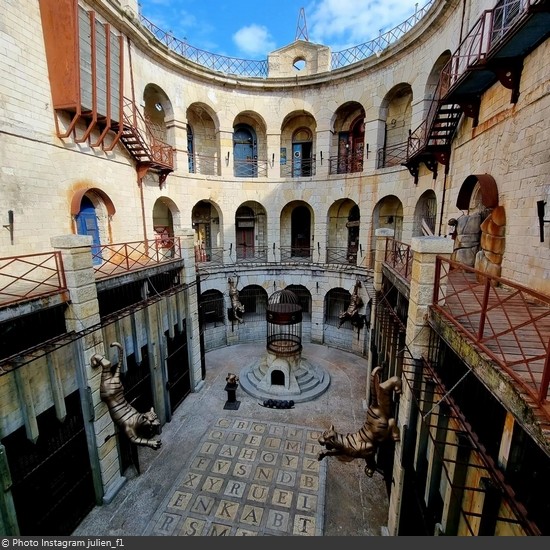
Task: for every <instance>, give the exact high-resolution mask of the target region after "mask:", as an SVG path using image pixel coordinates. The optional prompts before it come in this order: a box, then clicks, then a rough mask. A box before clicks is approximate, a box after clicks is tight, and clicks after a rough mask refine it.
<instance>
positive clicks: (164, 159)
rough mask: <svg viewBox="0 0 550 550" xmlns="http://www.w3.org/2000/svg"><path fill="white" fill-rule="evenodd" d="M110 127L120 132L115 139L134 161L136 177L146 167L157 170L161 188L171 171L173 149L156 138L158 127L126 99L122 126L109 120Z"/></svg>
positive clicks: (158, 131)
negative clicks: (110, 122)
mask: <svg viewBox="0 0 550 550" xmlns="http://www.w3.org/2000/svg"><path fill="white" fill-rule="evenodd" d="M112 129H113V131H115V132H117V133H118V134H119V135H120V137H119V140H120V141H121V142H122V144H123V145H124V147H126V149H127V151H128V152H129V153H130V155H131V156H132V158H133V159H134V160H135V161H136V163H137V165H136V169H137V172H138V176H139V178H140V179H141V178H143V177H144V176H145V174H146V173H147V172H148V171H149V170H152V171H154V172H157V173H158V174H159V186H160V187H161V188H162V186H163V184H164V182H165V181H166V178H167V176H168V174H170V173H171V172H173V171H174V150H173V148H172V146H171V145H169V144H167V143H165V142H164V141H162V140H160V139H159V138H158V135H159V133H160V130H159V129H158V128H156V127H155V125H154V124H153V123H152V121H151V120H149V119H148V118H147V117H144V116H143V115H142V114H141V113H140V112H139V111H138V109H137V108H136V105H135V103H134V102H133V101H132V100H130V99H128V98H125V99H124V109H123V122H122V125H120V123H112Z"/></svg>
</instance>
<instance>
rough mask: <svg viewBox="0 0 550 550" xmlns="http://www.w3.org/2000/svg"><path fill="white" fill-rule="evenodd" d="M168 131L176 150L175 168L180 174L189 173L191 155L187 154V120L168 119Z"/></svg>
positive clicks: (170, 140)
mask: <svg viewBox="0 0 550 550" xmlns="http://www.w3.org/2000/svg"><path fill="white" fill-rule="evenodd" d="M165 124H166V130H167V131H168V139H169V142H170V143H171V144H172V146H173V147H174V149H175V152H174V154H175V155H176V156H175V159H174V168H175V169H176V170H177V172H178V173H179V174H188V173H189V155H188V153H187V122H186V121H185V120H176V119H175V118H171V119H166V120H165Z"/></svg>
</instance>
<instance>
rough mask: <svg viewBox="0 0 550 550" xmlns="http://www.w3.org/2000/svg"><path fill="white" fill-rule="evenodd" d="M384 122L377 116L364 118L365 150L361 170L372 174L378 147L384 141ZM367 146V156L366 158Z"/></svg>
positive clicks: (376, 163)
mask: <svg viewBox="0 0 550 550" xmlns="http://www.w3.org/2000/svg"><path fill="white" fill-rule="evenodd" d="M385 127H386V125H385V122H384V121H383V120H381V119H379V118H375V119H373V120H366V119H365V151H364V157H363V172H366V173H367V174H372V172H373V171H374V170H375V169H376V168H377V166H378V149H379V148H380V147H381V144H383V143H384V131H385ZM367 147H368V158H367Z"/></svg>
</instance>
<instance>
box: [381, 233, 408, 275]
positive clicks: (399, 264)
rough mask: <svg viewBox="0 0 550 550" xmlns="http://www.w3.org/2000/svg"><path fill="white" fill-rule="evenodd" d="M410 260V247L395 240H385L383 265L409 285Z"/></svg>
mask: <svg viewBox="0 0 550 550" xmlns="http://www.w3.org/2000/svg"><path fill="white" fill-rule="evenodd" d="M412 260H413V258H412V251H411V247H410V245H408V244H406V243H402V242H400V241H396V240H395V239H386V251H385V254H384V263H385V265H386V266H388V267H390V268H391V269H392V270H393V271H394V272H395V273H397V274H398V275H400V276H401V277H402V278H403V279H405V280H406V281H407V282H409V283H410V282H411V272H412Z"/></svg>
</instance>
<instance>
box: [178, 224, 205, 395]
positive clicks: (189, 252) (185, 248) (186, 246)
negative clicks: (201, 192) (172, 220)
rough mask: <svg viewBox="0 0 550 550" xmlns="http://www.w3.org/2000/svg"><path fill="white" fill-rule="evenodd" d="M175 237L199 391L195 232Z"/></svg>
mask: <svg viewBox="0 0 550 550" xmlns="http://www.w3.org/2000/svg"><path fill="white" fill-rule="evenodd" d="M175 235H176V236H177V237H179V238H180V242H181V256H182V258H183V260H184V267H183V268H182V270H181V272H180V277H181V280H180V283H181V284H183V285H187V290H186V291H185V293H184V294H185V306H184V307H185V311H184V312H183V313H184V317H185V318H186V319H187V349H188V353H189V372H190V373H191V389H192V390H193V391H195V392H196V391H199V390H200V389H201V388H202V386H203V385H204V380H203V379H202V370H201V346H200V326H199V298H200V296H199V295H198V293H197V284H196V282H197V272H196V270H195V249H194V241H195V232H194V230H193V229H192V228H185V229H178V230H177V231H176V232H175Z"/></svg>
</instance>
